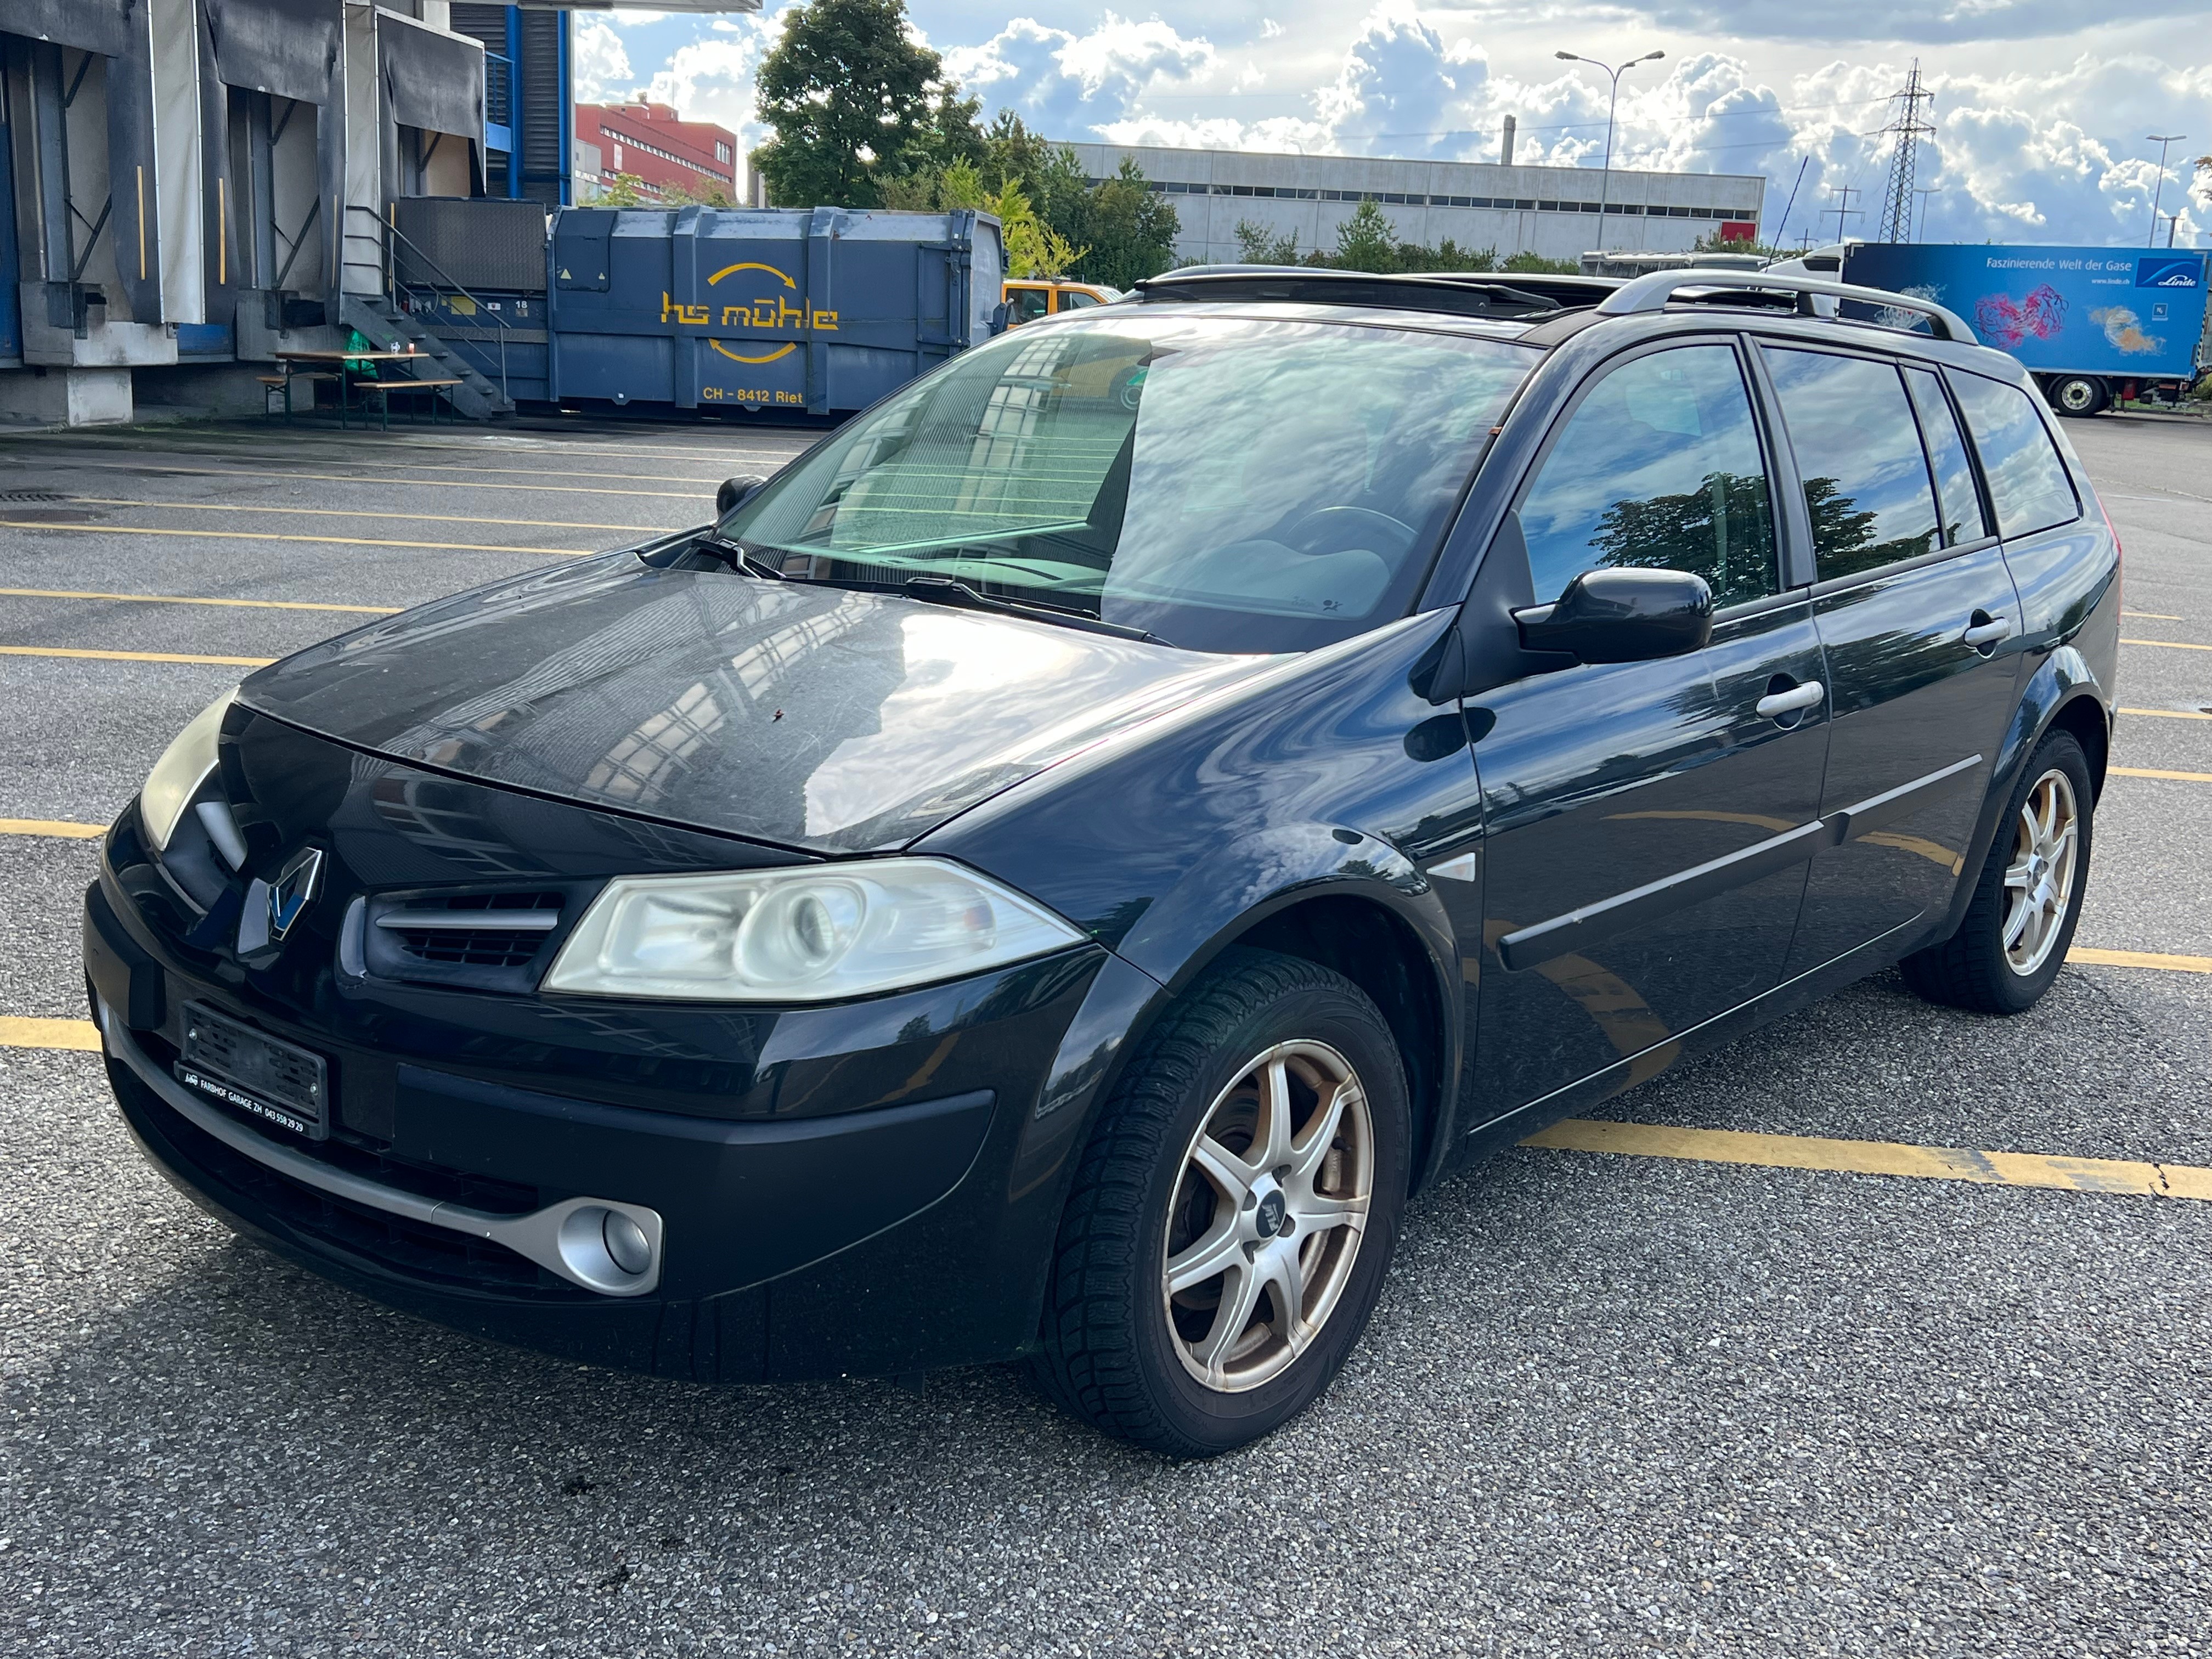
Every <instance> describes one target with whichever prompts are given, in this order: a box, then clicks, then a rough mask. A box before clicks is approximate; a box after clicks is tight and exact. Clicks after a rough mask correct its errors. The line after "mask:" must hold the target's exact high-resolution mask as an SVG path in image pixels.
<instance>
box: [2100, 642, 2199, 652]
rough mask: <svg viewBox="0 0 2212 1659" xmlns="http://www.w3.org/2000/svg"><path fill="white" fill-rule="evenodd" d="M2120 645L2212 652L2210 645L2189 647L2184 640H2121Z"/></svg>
mask: <svg viewBox="0 0 2212 1659" xmlns="http://www.w3.org/2000/svg"><path fill="white" fill-rule="evenodd" d="M2120 643H2121V644H2122V645H2162V646H2164V647H2166V649H2167V650H2169V651H2212V645H2191V644H2190V643H2189V641H2186V640H2122V641H2120Z"/></svg>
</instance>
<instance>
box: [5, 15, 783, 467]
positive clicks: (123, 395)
mask: <svg viewBox="0 0 2212 1659" xmlns="http://www.w3.org/2000/svg"><path fill="white" fill-rule="evenodd" d="M570 3H572V0H532V3H531V4H529V5H527V6H507V5H485V4H471V3H464V0H450V3H449V0H383V3H372V0H0V161H4V162H5V165H4V166H0V420H14V421H17V422H23V421H35V422H69V423H70V424H82V423H88V422H103V421H121V420H128V419H130V418H131V416H132V413H133V410H134V409H135V408H137V406H138V405H140V404H180V405H184V406H187V407H201V408H204V407H216V408H222V407H245V406H247V402H248V400H249V399H252V398H258V385H257V384H256V382H255V375H256V374H258V373H259V372H261V371H263V370H264V369H265V368H266V366H267V365H268V364H270V362H274V361H275V354H276V352H277V351H279V350H283V349H319V348H327V347H332V346H337V345H342V344H343V343H344V341H345V338H346V333H345V331H346V330H347V329H349V328H358V329H360V330H361V331H362V332H364V333H367V334H370V335H371V336H372V337H377V336H380V335H389V334H394V333H398V332H404V331H410V325H409V324H408V322H407V320H406V310H405V307H404V304H403V303H399V301H400V299H401V296H400V295H398V292H397V289H396V287H395V284H394V281H393V272H394V270H396V269H399V268H402V267H404V266H405V265H406V264H407V263H408V260H409V258H410V257H412V256H410V255H407V254H405V253H404V252H399V251H398V244H397V243H396V242H395V241H394V240H393V238H394V233H393V231H392V229H391V228H390V227H391V226H392V223H393V222H394V220H395V219H397V221H398V222H399V224H400V225H401V227H402V231H403V233H404V227H405V226H406V225H407V224H408V223H409V222H410V219H409V215H408V212H407V210H406V208H405V206H404V204H408V203H410V202H419V201H421V200H422V198H434V197H485V196H490V197H509V198H513V199H514V200H515V201H517V203H518V204H521V203H531V204H536V205H537V206H538V210H539V211H538V213H537V214H535V215H533V214H532V213H530V212H528V211H527V210H524V209H522V208H520V206H519V207H518V210H517V215H516V217H515V222H514V225H513V227H512V229H513V235H512V236H511V237H509V238H507V241H508V242H509V243H510V245H511V249H512V253H511V257H510V263H513V262H516V261H520V259H522V258H525V257H526V254H527V252H528V249H529V248H530V247H531V246H532V245H533V244H534V246H536V247H537V248H538V250H540V251H539V252H538V254H537V256H536V257H537V258H538V264H539V268H540V269H541V270H542V267H543V252H542V249H543V245H544V218H543V210H544V209H546V208H550V207H553V206H557V205H559V204H562V203H563V202H566V201H568V200H570V199H571V198H572V191H573V182H572V139H573V129H572V124H571V119H570V115H569V109H570V105H571V95H570V91H569V62H570V57H571V53H570V51H569V40H570V27H569V21H570V20H569V18H568V15H567V8H568V5H569V4H570ZM574 3H576V4H579V5H588V3H589V0H574ZM656 4H657V5H658V6H659V9H664V10H685V11H732V10H749V9H757V6H758V0H750V4H749V3H746V0H735V3H732V0H656ZM420 263H421V261H420V260H416V264H420ZM540 280H541V281H542V278H541V279H540ZM439 361H440V364H441V368H446V369H447V371H448V372H449V373H452V374H456V375H457V376H459V377H461V378H463V379H464V381H465V386H464V392H463V393H462V394H461V395H459V396H457V401H459V402H461V403H462V404H463V406H464V407H465V409H469V410H471V412H476V413H486V412H492V411H494V410H496V409H497V407H498V406H499V404H500V402H501V395H500V393H499V392H498V389H497V388H496V387H495V386H492V385H490V383H489V381H486V380H484V379H483V376H481V375H480V374H475V372H474V370H472V369H471V368H468V367H467V366H466V365H465V364H461V363H458V362H455V363H447V362H446V361H445V359H444V358H442V357H441V359H440V360H439ZM471 377H473V378H471Z"/></svg>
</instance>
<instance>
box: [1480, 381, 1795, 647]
mask: <svg viewBox="0 0 2212 1659" xmlns="http://www.w3.org/2000/svg"><path fill="white" fill-rule="evenodd" d="M1521 529H1522V535H1523V536H1525V537H1526V538H1527V539H1528V569H1529V575H1530V577H1531V579H1532V580H1533V581H1534V585H1535V600H1536V603H1537V604H1539V605H1543V604H1546V603H1547V602H1549V601H1550V600H1553V599H1557V598H1559V594H1560V592H1562V591H1563V590H1564V589H1565V587H1566V585H1567V584H1568V583H1569V582H1570V581H1571V580H1574V578H1575V577H1576V576H1577V575H1578V574H1581V573H1582V572H1583V571H1585V570H1590V569H1595V568H1599V567H1601V566H1632V567H1637V568H1644V569H1653V570H1687V571H1690V572H1692V574H1696V575H1699V576H1703V577H1704V578H1705V580H1706V582H1707V583H1708V584H1710V585H1711V588H1712V590H1713V603H1714V605H1716V606H1717V607H1719V606H1725V605H1736V604H1741V602H1743V601H1744V600H1747V599H1762V598H1764V597H1765V595H1767V594H1769V593H1771V592H1775V591H1776V589H1777V586H1778V583H1777V581H1776V577H1775V540H1774V512H1773V507H1772V503H1771V501H1769V499H1768V492H1767V488H1766V469H1765V463H1764V462H1763V461H1762V459H1761V458H1760V453H1759V435H1758V428H1757V427H1756V426H1755V425H1754V423H1753V419H1752V412H1751V397H1750V393H1749V392H1747V390H1746V388H1745V386H1744V380H1743V370H1742V368H1741V365H1740V364H1739V362H1737V360H1736V354H1735V347H1733V346H1730V345H1723V344H1718V343H1715V344H1711V345H1693V346H1682V347H1679V348H1677V349H1674V350H1670V351H1659V352H1654V353H1652V354H1651V355H1650V356H1648V357H1638V358H1636V359H1634V360H1633V361H1632V362H1627V363H1625V364H1623V365H1622V366H1621V367H1620V368H1617V369H1614V370H1613V372H1612V373H1611V374H1607V376H1606V377H1605V379H1604V380H1601V381H1599V382H1598V384H1597V385H1596V386H1595V387H1594V388H1593V389H1592V390H1591V392H1590V393H1589V396H1588V397H1586V398H1583V401H1582V403H1581V404H1580V405H1579V406H1577V409H1576V410H1575V412H1574V414H1573V415H1572V416H1570V417H1569V418H1568V421H1567V424H1566V428H1565V430H1564V431H1563V432H1561V433H1560V435H1559V440H1558V441H1557V442H1555V443H1554V444H1553V446H1552V453H1551V454H1550V456H1549V457H1548V458H1547V459H1546V460H1545V462H1544V466H1543V471H1541V473H1540V474H1539V475H1538V477H1537V479H1536V483H1535V484H1534V487H1533V488H1532V489H1530V490H1529V492H1528V498H1527V500H1526V501H1523V502H1522V507H1521Z"/></svg>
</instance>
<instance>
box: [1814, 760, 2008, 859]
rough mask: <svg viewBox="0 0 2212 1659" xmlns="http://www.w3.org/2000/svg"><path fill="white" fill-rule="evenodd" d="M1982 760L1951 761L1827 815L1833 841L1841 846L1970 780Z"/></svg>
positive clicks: (1914, 810) (1915, 810)
mask: <svg viewBox="0 0 2212 1659" xmlns="http://www.w3.org/2000/svg"><path fill="white" fill-rule="evenodd" d="M1981 763H1982V757H1980V756H1979V755H1969V756H1967V757H1966V759H1964V760H1962V761H1954V762H1952V763H1951V764H1950V765H1948V766H1946V767H1943V768H1942V769H1940V770H1938V771H1934V772H1930V773H1929V775H1927V776H1926V777H1924V778H1915V779H1913V781H1911V782H1910V783H1900V784H1899V785H1898V786H1897V787H1896V788H1894V789H1887V790H1884V791H1883V792H1882V793H1881V794H1879V795H1869V797H1867V799H1864V800H1863V801H1859V802H1857V803H1856V804H1855V805H1850V806H1845V807H1843V808H1841V809H1839V810H1838V811H1833V812H1831V813H1829V814H1828V822H1829V823H1832V824H1833V825H1834V826H1835V833H1836V843H1837V845H1838V846H1841V845H1842V844H1843V843H1844V842H1847V841H1849V840H1850V838H1851V837H1852V836H1863V835H1864V834H1866V832H1867V831H1868V830H1869V829H1881V826H1882V825H1883V824H1885V823H1895V822H1896V821H1897V820H1898V819H1899V818H1901V817H1905V814H1906V813H1908V812H1917V811H1919V810H1920V809H1921V808H1922V807H1923V806H1925V805H1928V803H1929V801H1930V800H1932V799H1935V798H1936V796H1938V795H1945V794H1948V793H1950V792H1951V791H1952V790H1954V789H1956V788H1959V787H1961V786H1962V785H1965V784H1966V783H1969V782H1971V781H1972V779H1973V774H1974V772H1975V769H1977V768H1978V767H1979V766H1980V765H1981Z"/></svg>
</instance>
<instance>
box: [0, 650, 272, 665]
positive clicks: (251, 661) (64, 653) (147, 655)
mask: <svg viewBox="0 0 2212 1659" xmlns="http://www.w3.org/2000/svg"><path fill="white" fill-rule="evenodd" d="M0 656H8V657H89V658H91V659H94V660H95V661H99V662H203V663H216V664H220V665H223V666H226V667H230V668H266V667H268V666H269V665H270V663H272V662H275V661H276V658H274V657H195V656H191V655H189V654H187V653H185V652H182V651H77V650H72V649H71V648H70V647H67V646H60V645H0Z"/></svg>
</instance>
